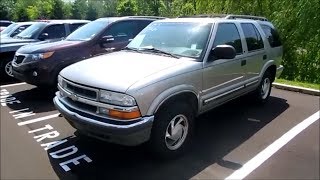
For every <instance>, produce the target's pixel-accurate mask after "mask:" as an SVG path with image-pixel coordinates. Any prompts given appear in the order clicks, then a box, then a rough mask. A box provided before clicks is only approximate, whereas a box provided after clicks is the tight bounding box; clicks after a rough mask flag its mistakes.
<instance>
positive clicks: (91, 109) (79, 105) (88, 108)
mask: <svg viewBox="0 0 320 180" xmlns="http://www.w3.org/2000/svg"><path fill="white" fill-rule="evenodd" d="M65 101H66V102H67V103H68V104H70V105H71V106H73V107H77V108H79V109H80V110H82V111H88V112H91V113H96V112H97V107H96V106H92V105H89V104H84V103H81V102H78V101H73V100H72V99H70V98H69V97H67V98H65Z"/></svg>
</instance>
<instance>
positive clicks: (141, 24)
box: [12, 16, 163, 86]
mask: <svg viewBox="0 0 320 180" xmlns="http://www.w3.org/2000/svg"><path fill="white" fill-rule="evenodd" d="M157 19H163V18H160V17H141V16H139V17H137V16H131V17H112V18H100V19H97V20H95V21H93V22H91V23H88V24H86V25H84V26H82V27H81V28H79V29H77V30H76V31H75V32H73V33H72V34H70V35H69V36H68V37H67V38H66V39H65V40H63V41H59V42H52V43H46V44H39V45H32V46H31V45H30V46H24V47H22V48H20V49H19V50H18V51H17V52H16V55H15V57H14V60H13V63H12V64H13V75H14V77H15V78H17V79H19V80H21V81H25V82H27V83H29V84H33V85H37V86H56V84H57V75H58V74H59V72H60V71H61V70H62V69H63V68H65V67H66V66H68V65H70V64H73V63H75V62H78V61H81V60H83V59H87V58H89V57H92V56H97V55H99V54H104V53H109V52H112V51H117V50H121V49H122V48H124V47H125V46H126V45H127V44H128V43H129V42H130V40H131V39H132V38H134V37H135V36H136V35H137V34H138V33H139V32H140V31H141V30H142V29H144V28H145V27H146V26H147V25H149V24H150V23H151V22H153V21H155V20H157Z"/></svg>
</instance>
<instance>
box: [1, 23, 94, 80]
mask: <svg viewBox="0 0 320 180" xmlns="http://www.w3.org/2000/svg"><path fill="white" fill-rule="evenodd" d="M88 22H90V21H87V20H44V21H38V22H36V23H35V24H33V25H31V26H29V27H28V28H26V29H25V30H24V31H23V32H21V33H19V34H18V35H17V36H15V37H14V38H2V39H1V43H0V59H1V61H0V67H1V79H8V78H10V77H12V67H11V61H12V59H13V57H14V54H15V52H16V51H17V50H18V49H19V48H20V47H21V46H23V45H26V44H30V43H35V42H40V41H41V43H44V42H50V41H58V40H61V39H62V38H64V37H66V36H68V35H69V34H70V33H71V32H73V31H74V30H76V29H77V28H78V27H80V26H82V25H84V24H86V23H88Z"/></svg>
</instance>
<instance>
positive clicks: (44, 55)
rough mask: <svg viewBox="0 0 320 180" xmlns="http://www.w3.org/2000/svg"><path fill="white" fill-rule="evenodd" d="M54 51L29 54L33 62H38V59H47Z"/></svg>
mask: <svg viewBox="0 0 320 180" xmlns="http://www.w3.org/2000/svg"><path fill="white" fill-rule="evenodd" d="M53 53H54V51H51V52H46V53H39V54H31V59H32V60H34V61H38V60H40V59H48V58H49V57H51V56H52V55H53Z"/></svg>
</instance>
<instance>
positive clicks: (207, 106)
mask: <svg viewBox="0 0 320 180" xmlns="http://www.w3.org/2000/svg"><path fill="white" fill-rule="evenodd" d="M281 58H282V45H281V42H280V40H279V35H278V34H277V32H276V30H275V28H274V26H273V25H272V24H271V23H270V22H268V21H267V19H265V18H261V17H253V16H238V15H228V16H219V17H209V18H204V17H193V18H176V19H165V20H160V21H155V22H153V23H151V24H150V25H149V26H147V27H146V28H145V29H144V30H143V31H142V32H141V33H139V34H138V35H137V36H136V37H135V38H134V39H133V40H132V41H131V42H130V44H129V45H128V46H127V47H126V48H125V49H124V50H122V51H120V52H115V53H111V54H107V55H102V56H98V57H94V58H91V59H89V60H86V61H82V62H79V63H76V64H74V65H71V66H69V67H67V68H65V69H64V70H62V71H61V72H60V75H59V77H58V81H59V82H58V88H59V92H57V93H56V97H55V98H54V103H55V106H56V107H57V109H58V110H59V111H60V112H61V114H62V115H63V116H64V117H65V118H66V119H67V120H68V122H69V123H70V124H71V125H72V126H73V127H75V128H76V129H78V131H79V132H80V133H83V134H85V135H89V136H92V137H95V138H99V139H102V140H106V141H109V142H114V143H118V144H123V145H130V146H131V145H138V144H141V143H144V142H147V141H148V144H149V145H150V147H151V148H152V150H153V151H154V152H156V153H158V155H160V156H162V157H172V156H176V155H177V154H180V153H181V152H183V151H184V150H185V149H186V147H187V146H188V145H189V144H190V140H191V137H192V132H193V126H194V120H195V118H196V117H197V116H198V115H200V114H202V113H204V112H207V111H209V110H211V109H212V108H214V107H217V106H219V105H221V104H223V103H225V102H227V101H230V100H232V99H234V98H237V97H239V96H242V95H244V94H247V93H249V92H250V93H252V95H253V96H255V98H256V100H257V101H258V102H261V103H265V102H266V101H267V100H268V98H269V95H270V91H271V84H272V82H273V81H274V79H275V77H277V76H279V75H280V73H281V72H282V70H283V66H281V65H280V63H281Z"/></svg>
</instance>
